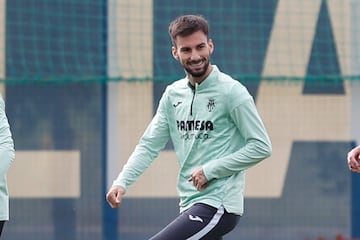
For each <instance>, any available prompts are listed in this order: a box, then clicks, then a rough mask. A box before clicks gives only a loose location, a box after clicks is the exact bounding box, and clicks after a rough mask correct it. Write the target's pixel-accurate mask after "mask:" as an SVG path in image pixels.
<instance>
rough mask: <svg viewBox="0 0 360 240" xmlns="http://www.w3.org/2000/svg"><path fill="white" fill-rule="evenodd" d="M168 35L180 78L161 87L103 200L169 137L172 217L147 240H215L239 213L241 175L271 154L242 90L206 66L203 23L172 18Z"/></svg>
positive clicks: (209, 48)
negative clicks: (176, 210)
mask: <svg viewBox="0 0 360 240" xmlns="http://www.w3.org/2000/svg"><path fill="white" fill-rule="evenodd" d="M169 34H170V37H171V41H172V44H173V46H172V55H173V57H174V58H175V59H177V60H178V61H179V62H180V64H181V65H182V66H183V68H184V70H185V73H186V76H185V77H184V78H183V79H180V80H178V81H176V82H174V83H172V84H170V85H169V86H168V87H167V88H166V90H165V92H164V94H163V96H162V98H161V100H160V103H159V107H158V109H157V111H156V114H155V116H154V118H153V119H152V121H151V123H150V124H149V126H148V127H147V129H146V131H145V133H144V134H143V136H142V137H141V139H140V141H139V144H138V145H137V146H136V148H135V150H134V152H133V153H132V154H131V156H130V157H129V159H128V161H127V163H126V164H125V165H124V167H123V169H122V171H121V172H120V174H119V175H118V177H117V178H116V179H115V181H114V182H113V186H112V187H111V188H110V190H109V191H108V193H107V195H106V197H107V200H108V202H109V204H110V206H111V207H113V208H117V207H119V206H120V205H121V202H122V200H123V199H122V198H123V195H124V194H125V193H126V190H127V188H128V187H129V186H130V185H131V184H132V183H133V182H135V181H136V180H137V179H138V178H139V176H140V175H141V174H142V173H143V172H144V171H145V170H146V168H147V167H149V166H150V164H151V162H152V161H153V160H154V159H155V158H156V157H157V156H158V154H159V152H160V151H161V150H162V149H163V148H164V147H165V145H166V143H167V142H168V140H169V139H171V141H172V142H173V145H174V150H175V152H176V156H177V160H178V162H179V166H180V171H179V175H178V184H177V190H178V193H179V198H180V203H179V206H180V214H179V216H178V217H177V218H176V219H175V220H174V221H172V222H171V223H169V225H167V226H166V227H165V228H164V229H162V230H161V231H160V232H159V233H157V234H156V235H155V236H153V237H152V238H151V239H152V240H168V239H172V240H184V239H194V240H198V239H203V240H204V239H211V240H217V239H222V237H223V236H224V235H225V234H227V233H229V232H230V231H231V230H233V229H234V228H235V226H236V225H237V223H238V221H239V219H240V216H241V215H242V214H243V212H244V206H243V198H244V196H243V191H244V184H245V175H244V171H245V170H246V169H248V168H250V167H252V166H254V165H255V164H257V163H259V162H260V161H262V160H264V159H265V158H267V157H269V156H270V155H271V142H270V139H269V136H268V134H267V132H266V129H265V127H264V124H263V122H262V120H261V118H260V116H259V114H258V112H257V109H256V106H255V103H254V100H253V98H252V96H251V95H250V94H249V92H248V91H247V89H246V88H245V87H244V86H243V85H242V84H241V83H240V82H239V81H237V80H234V79H233V78H232V77H230V76H229V75H227V74H225V73H223V72H221V71H220V70H219V69H218V67H217V66H215V65H211V61H210V56H211V54H212V53H213V51H214V44H213V42H212V40H211V39H210V38H209V25H208V22H207V20H206V19H205V18H203V17H202V16H197V15H184V16H180V17H178V18H176V19H175V20H173V21H172V22H171V23H170V26H169ZM159 187H161V186H159Z"/></svg>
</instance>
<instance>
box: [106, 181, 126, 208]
mask: <svg viewBox="0 0 360 240" xmlns="http://www.w3.org/2000/svg"><path fill="white" fill-rule="evenodd" d="M124 194H125V189H124V188H123V187H121V186H112V187H111V188H110V190H109V191H108V193H107V194H106V200H107V201H108V203H109V205H110V207H112V208H118V207H119V206H120V205H121V201H122V197H123V196H124Z"/></svg>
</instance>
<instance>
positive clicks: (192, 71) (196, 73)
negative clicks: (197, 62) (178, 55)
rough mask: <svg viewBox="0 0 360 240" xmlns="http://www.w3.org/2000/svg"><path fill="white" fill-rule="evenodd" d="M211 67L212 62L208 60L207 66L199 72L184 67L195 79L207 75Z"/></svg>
mask: <svg viewBox="0 0 360 240" xmlns="http://www.w3.org/2000/svg"><path fill="white" fill-rule="evenodd" d="M209 65H210V61H209V60H207V61H205V65H204V66H203V67H202V68H201V69H200V70H198V71H194V70H193V69H191V68H189V67H185V66H183V67H184V69H185V71H186V72H187V73H188V74H189V75H191V76H192V77H195V78H199V77H202V76H204V75H205V73H206V71H207V70H208V68H209Z"/></svg>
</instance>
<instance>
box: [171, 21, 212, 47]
mask: <svg viewBox="0 0 360 240" xmlns="http://www.w3.org/2000/svg"><path fill="white" fill-rule="evenodd" d="M199 30H200V31H202V32H203V33H204V34H205V35H206V37H207V38H209V24H208V22H207V20H206V19H205V18H204V17H203V16H201V15H183V16H179V17H177V18H176V19H174V20H173V21H172V22H171V23H170V25H169V34H170V37H171V42H172V44H173V45H174V46H176V44H175V40H176V37H177V36H189V35H191V34H193V33H194V32H197V31H199Z"/></svg>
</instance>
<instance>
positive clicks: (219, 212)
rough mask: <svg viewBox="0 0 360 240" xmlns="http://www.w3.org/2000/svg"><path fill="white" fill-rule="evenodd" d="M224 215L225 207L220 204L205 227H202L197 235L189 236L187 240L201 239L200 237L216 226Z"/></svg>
mask: <svg viewBox="0 0 360 240" xmlns="http://www.w3.org/2000/svg"><path fill="white" fill-rule="evenodd" d="M222 215H224V207H223V206H220V207H219V209H218V210H217V212H216V213H215V215H214V217H213V218H212V219H211V220H210V222H209V223H208V224H207V225H206V226H205V227H204V228H203V229H201V231H200V232H198V233H196V234H195V235H193V236H191V237H189V238H188V239H186V240H199V239H200V238H202V237H203V236H205V235H206V234H208V233H209V232H210V231H211V230H212V229H213V228H214V227H215V226H216V224H218V222H219V221H220V218H221V216H222Z"/></svg>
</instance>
